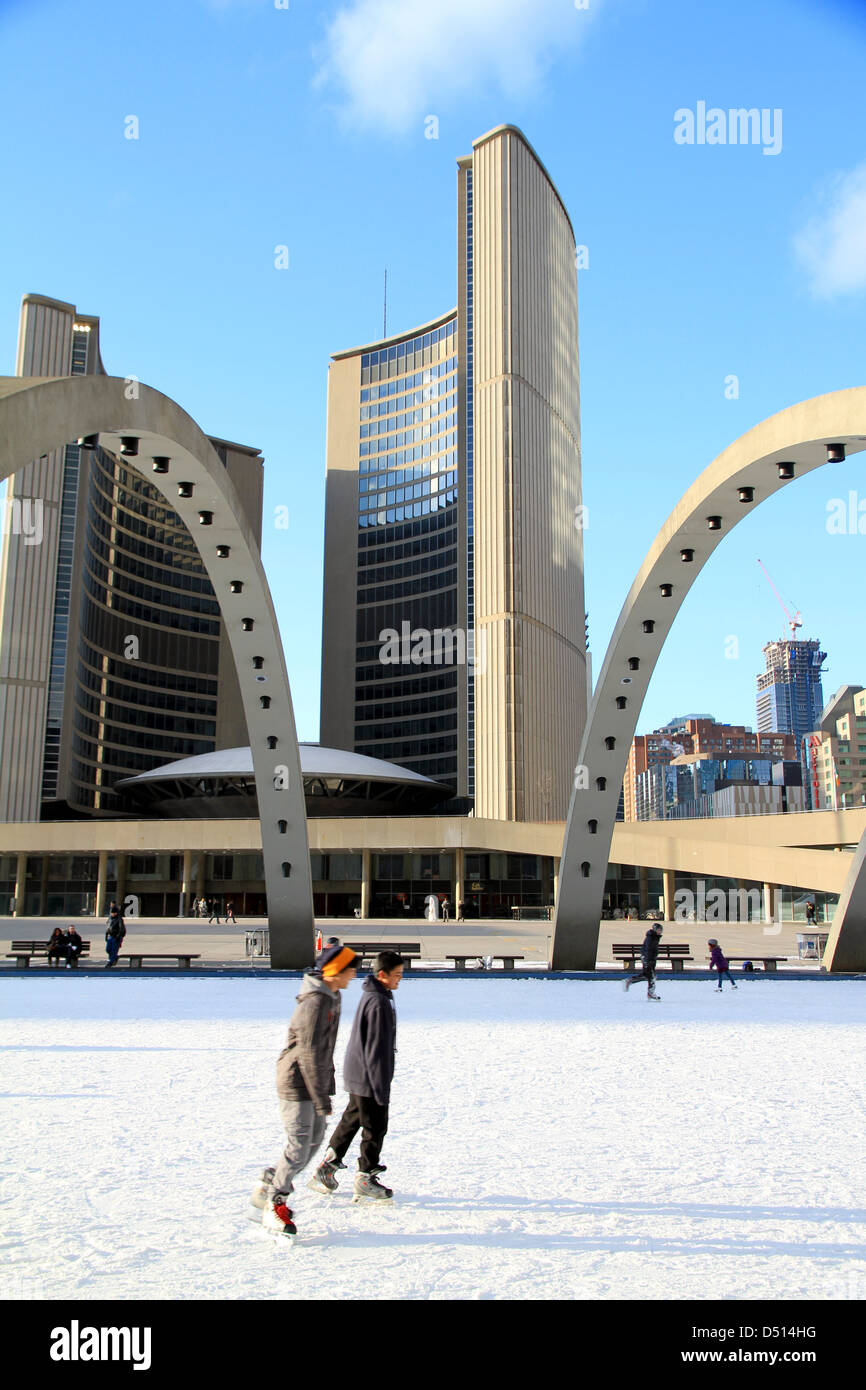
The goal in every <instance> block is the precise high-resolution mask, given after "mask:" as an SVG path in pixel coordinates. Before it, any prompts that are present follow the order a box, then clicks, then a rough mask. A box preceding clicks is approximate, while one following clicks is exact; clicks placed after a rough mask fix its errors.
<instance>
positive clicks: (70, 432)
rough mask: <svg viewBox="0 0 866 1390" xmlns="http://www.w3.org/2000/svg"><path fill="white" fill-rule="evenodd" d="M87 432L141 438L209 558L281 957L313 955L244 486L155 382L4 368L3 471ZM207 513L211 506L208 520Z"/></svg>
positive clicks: (297, 960) (277, 657)
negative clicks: (251, 772) (240, 709)
mask: <svg viewBox="0 0 866 1390" xmlns="http://www.w3.org/2000/svg"><path fill="white" fill-rule="evenodd" d="M130 394H132V395H133V396H134V399H131V400H130V399H128V396H129V395H130ZM86 435H91V436H98V438H99V443H100V445H101V446H102V447H103V448H104V449H107V450H108V451H109V452H111V453H113V454H117V455H120V450H121V439H122V437H125V436H130V437H133V438H136V439H137V440H138V454H137V456H136V457H131V456H128V455H124V456H123V461H124V463H126V464H128V465H129V466H131V467H133V468H135V469H136V470H137V471H138V472H139V473H140V474H141V475H142V476H143V477H145V478H146V479H147V481H148V482H149V483H151V484H152V485H153V486H154V487H156V488H157V489H158V491H159V492H160V493H161V494H162V496H163V497H164V498H165V500H166V502H167V504H168V505H169V506H170V507H171V508H172V509H173V510H174V511H176V512H177V513H178V515H179V516H180V517H181V519H182V520H183V522H184V523H185V525H186V526H187V528H188V530H189V532H190V535H191V536H192V538H193V540H194V541H195V544H196V547H197V549H198V552H199V555H200V556H201V559H202V562H203V564H204V566H205V569H206V570H207V573H208V577H209V579H210V581H211V583H212V585H213V587H214V591H215V593H216V596H217V598H218V600H219V605H220V612H221V614H222V618H223V621H224V623H225V627H226V632H227V635H228V638H229V642H230V645H231V651H232V655H233V657H234V661H235V665H236V667H237V673H238V681H239V684H240V689H241V696H242V699H243V705H244V714H245V716H246V720H247V726H248V729H249V735H250V744H251V747H252V752H253V766H254V769H255V777H256V791H257V794H258V802H259V816H260V819H261V827H262V850H263V854H264V866H265V884H266V887H267V894H268V918H269V923H270V929H271V966H272V967H273V968H282V969H287V968H297V967H302V966H305V965H307V964H309V962H310V959H311V957H312V952H313V933H314V922H313V897H312V883H311V879H310V856H309V848H308V840H307V817H306V808H305V804H304V788H303V781H302V778H301V765H300V758H299V754H298V740H297V734H296V730H295V719H294V712H293V709H292V697H291V691H290V689H289V679H288V674H287V672H286V663H285V658H284V655H283V648H282V643H281V641H280V635H279V629H278V626H277V619H276V614H275V612H274V607H273V603H272V602H271V596H270V592H269V590H268V583H267V579H266V577H265V572H264V569H263V567H262V562H261V556H260V554H259V548H258V545H257V543H256V541H255V539H254V537H253V536H252V534H251V533H250V531H249V530H248V528H247V527H246V525H245V524H244V523H243V522H242V521H241V520H240V518H241V516H242V511H241V508H240V504H239V501H238V498H237V494H236V493H235V490H234V486H233V484H232V483H231V481H230V480H229V477H228V475H227V473H226V470H225V469H224V468H223V466H222V463H221V461H220V459H219V457H218V456H217V454H216V452H215V450H214V448H213V445H212V444H211V443H210V440H209V439H208V438H207V437H206V436H205V435H204V434H203V433H202V431H201V430H200V429H199V427H198V425H196V423H195V421H194V420H192V419H191V418H190V416H189V415H187V414H186V412H185V411H184V410H182V409H181V408H180V406H179V405H177V404H176V403H175V402H174V401H172V400H170V399H169V398H168V397H167V396H163V395H162V394H161V393H160V392H159V391H154V390H153V389H152V388H151V387H149V386H142V385H139V384H135V385H134V386H130V385H127V383H126V382H124V381H123V380H122V379H121V378H119V377H107V376H84V377H60V378H35V377H31V378H28V377H3V378H0V480H2V479H5V478H7V477H8V476H9V475H10V474H11V473H14V472H16V471H17V470H18V469H19V468H22V467H24V466H25V465H26V464H28V463H29V462H30V461H31V460H32V459H34V458H39V457H40V456H41V455H43V454H48V453H50V452H51V451H52V450H54V449H58V448H61V447H63V446H64V445H65V444H68V443H69V442H70V441H72V440H75V439H80V438H83V437H84V436H86ZM154 458H167V459H169V460H170V462H169V465H168V471H167V472H166V473H156V472H154V471H153V460H154ZM180 483H185V484H190V485H191V487H189V488H188V489H184V491H185V492H188V494H189V495H187V496H180V495H179V492H178V485H179V484H180ZM200 513H203V514H204V515H205V517H207V518H209V520H208V521H207V522H206V523H204V524H203V523H202V522H200V520H199V514H200ZM219 552H222V554H220V553H219ZM250 619H252V626H251V627H250V623H249V621H248V620H250ZM245 620H246V621H245ZM263 699H265V700H267V701H268V704H267V707H263V705H262V701H263ZM278 769H285V770H286V772H287V776H286V775H284V774H283V773H282V772H278Z"/></svg>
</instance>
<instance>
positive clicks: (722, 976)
mask: <svg viewBox="0 0 866 1390" xmlns="http://www.w3.org/2000/svg"><path fill="white" fill-rule="evenodd" d="M722 980H729V981H730V983H731V984H732V985H733V987H734V989H736V988H737V986H736V985H735V984H734V979H733V976H732V975H731V972H730V970H720V971H719V983H718V985H717V986H716V988H717V989H721V987H722Z"/></svg>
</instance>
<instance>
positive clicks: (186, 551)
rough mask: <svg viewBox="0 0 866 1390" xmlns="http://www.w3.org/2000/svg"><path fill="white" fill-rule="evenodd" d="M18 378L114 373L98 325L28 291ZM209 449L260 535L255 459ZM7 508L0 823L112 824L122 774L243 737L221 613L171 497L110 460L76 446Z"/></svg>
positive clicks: (0, 589)
mask: <svg viewBox="0 0 866 1390" xmlns="http://www.w3.org/2000/svg"><path fill="white" fill-rule="evenodd" d="M16 373H17V375H18V376H37V377H58V376H85V375H91V374H97V375H103V374H104V368H103V365H102V361H101V358H100V352H99V320H98V319H97V318H93V317H92V316H91V315H88V314H79V313H78V312H77V311H76V309H75V306H74V305H73V304H65V303H63V302H62V301H60V300H55V299H47V298H45V297H43V296H42V295H27V296H25V298H24V301H23V305H22V310H21V321H20V329H19V338H18V361H17V366H16ZM131 389H134V385H132V386H131ZM211 443H212V444H213V445H214V447H215V449H216V451H217V453H218V454H219V456H220V458H221V459H222V461H223V463H224V464H225V466H226V469H227V470H228V472H229V475H230V476H231V478H232V481H233V482H234V484H235V487H236V488H237V491H238V494H239V496H240V498H241V501H242V503H243V506H244V511H245V518H246V521H247V523H248V525H249V526H250V528H251V530H252V531H253V533H254V534H255V535H256V536H259V535H260V533H261V504H262V460H261V458H260V456H259V451H258V449H249V448H246V447H245V446H244V445H241V444H230V443H228V442H226V441H224V440H219V439H213V440H211ZM8 498H9V501H8V504H7V521H10V520H11V523H12V524H7V525H6V526H4V528H3V529H4V537H3V547H2V554H0V820H6V821H17V820H39V819H45V818H47V819H53V818H57V817H63V816H69V815H73V816H74V815H87V814H116V813H117V811H118V809H119V807H120V805H121V803H120V801H119V798H118V796H117V795H116V793H115V792H114V791H113V787H114V784H115V782H117V781H119V780H120V779H121V778H123V777H128V776H130V775H131V774H133V773H135V772H140V771H145V770H147V769H149V768H151V767H155V766H158V765H159V764H161V763H164V762H165V760H166V758H168V757H175V758H177V757H181V756H183V755H184V754H188V753H189V754H192V753H208V752H211V751H213V750H214V749H215V748H217V747H218V746H220V745H222V746H234V745H238V744H244V743H246V742H247V741H248V738H247V732H246V721H245V719H244V715H243V708H242V705H241V700H240V691H239V689H238V685H237V678H236V675H235V671H234V665H233V662H232V658H231V653H230V650H229V646H228V641H227V639H226V637H225V634H224V632H223V628H222V621H221V619H220V611H219V604H218V602H217V599H216V596H215V594H214V591H213V589H212V587H211V585H210V582H209V580H208V578H207V573H206V571H205V569H204V566H203V565H202V563H201V561H200V560H199V557H198V552H197V550H196V547H195V544H194V542H193V539H192V537H191V536H190V535H189V532H188V531H187V530H186V527H185V526H184V525H183V523H182V522H181V520H180V517H179V516H178V515H177V513H175V512H173V511H172V510H171V509H170V508H168V507H166V505H165V502H164V501H163V499H162V497H161V496H160V494H159V493H158V492H157V491H156V490H155V489H154V488H153V487H151V485H150V484H149V483H148V482H147V481H146V480H145V479H144V478H142V477H141V475H140V474H139V473H138V472H137V471H136V470H134V469H131V468H129V467H127V466H126V465H125V464H124V463H123V462H122V461H121V460H118V459H116V458H115V457H114V456H113V455H111V454H108V453H106V452H104V451H103V450H102V449H95V450H85V449H79V447H78V446H77V444H75V443H69V444H67V445H66V446H65V447H64V448H62V449H59V450H56V451H55V452H54V453H52V454H49V455H47V456H45V457H43V458H41V459H37V460H34V462H32V463H30V464H28V465H27V467H26V468H23V469H21V470H20V471H19V472H18V473H17V474H15V476H14V478H11V479H10V480H9V484H8ZM16 521H17V522H21V523H23V524H17V525H16V524H14V523H15V522H16ZM37 533H38V541H37ZM132 638H134V639H135V641H131V640H130V639H132Z"/></svg>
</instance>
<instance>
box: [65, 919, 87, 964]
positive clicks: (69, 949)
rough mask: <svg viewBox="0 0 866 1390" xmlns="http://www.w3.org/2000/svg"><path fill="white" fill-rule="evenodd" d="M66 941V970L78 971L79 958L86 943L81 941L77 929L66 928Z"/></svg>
mask: <svg viewBox="0 0 866 1390" xmlns="http://www.w3.org/2000/svg"><path fill="white" fill-rule="evenodd" d="M64 941H65V943H66V969H67V970H77V969H78V957H79V956H80V955H81V948H82V946H83V945H84V942H83V941H82V940H81V937H80V936H79V935H78V931H77V929H76V928H75V927H67V928H66V936H65V937H64Z"/></svg>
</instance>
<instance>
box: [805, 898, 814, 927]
mask: <svg viewBox="0 0 866 1390" xmlns="http://www.w3.org/2000/svg"><path fill="white" fill-rule="evenodd" d="M814 925H815V904H814V903H812V902H809V903H807V904H806V926H807V927H814Z"/></svg>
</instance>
